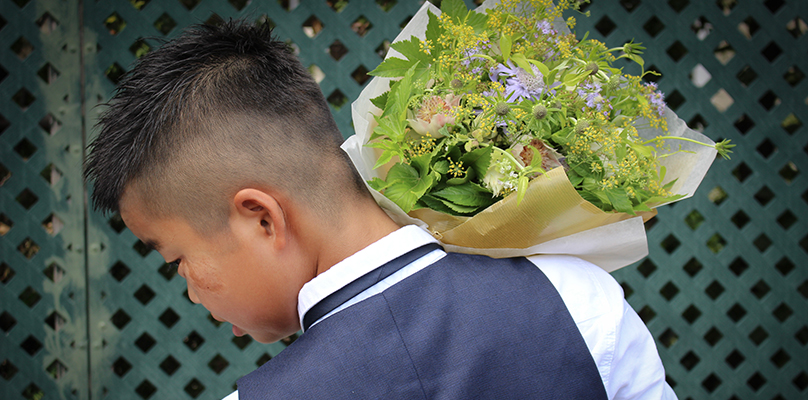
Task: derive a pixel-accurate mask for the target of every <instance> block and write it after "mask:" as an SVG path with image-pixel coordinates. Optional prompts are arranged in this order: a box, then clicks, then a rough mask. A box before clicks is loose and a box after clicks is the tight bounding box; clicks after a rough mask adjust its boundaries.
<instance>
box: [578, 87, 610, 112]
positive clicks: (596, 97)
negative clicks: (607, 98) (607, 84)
mask: <svg viewBox="0 0 808 400" xmlns="http://www.w3.org/2000/svg"><path fill="white" fill-rule="evenodd" d="M601 89H602V87H601V85H600V83H598V82H588V83H585V84H583V85H582V86H581V87H580V88H579V89H578V91H577V92H578V96H579V97H580V98H582V99H583V100H584V101H585V102H586V106H587V107H589V108H595V109H597V110H598V111H601V110H602V109H603V100H604V99H603V96H601V94H600V91H601ZM582 110H583V111H586V110H584V109H582Z"/></svg>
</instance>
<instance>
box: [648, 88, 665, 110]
mask: <svg viewBox="0 0 808 400" xmlns="http://www.w3.org/2000/svg"><path fill="white" fill-rule="evenodd" d="M648 100H649V101H650V102H651V106H653V107H654V108H656V112H657V114H659V115H660V116H663V115H665V97H664V95H663V94H662V92H660V91H656V92H654V93H651V94H649V95H648Z"/></svg>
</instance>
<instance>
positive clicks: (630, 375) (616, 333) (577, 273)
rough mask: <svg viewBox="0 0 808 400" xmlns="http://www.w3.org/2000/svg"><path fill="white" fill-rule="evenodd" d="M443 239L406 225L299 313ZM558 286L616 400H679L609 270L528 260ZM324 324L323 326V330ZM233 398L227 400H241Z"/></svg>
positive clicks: (334, 274) (414, 267) (314, 286)
mask: <svg viewBox="0 0 808 400" xmlns="http://www.w3.org/2000/svg"><path fill="white" fill-rule="evenodd" d="M427 243H437V241H436V240H435V239H434V238H433V237H432V235H430V234H429V233H428V232H426V231H425V230H423V229H421V228H419V227H417V226H415V225H408V226H405V227H403V228H401V229H399V230H397V231H395V232H393V233H391V234H389V235H387V236H385V237H384V238H382V239H380V240H379V241H377V242H375V243H373V244H371V245H370V246H368V247H366V248H364V249H362V250H360V251H359V252H357V253H356V254H354V255H352V256H350V257H348V258H346V259H344V260H342V261H341V262H339V263H337V264H335V265H334V266H332V267H331V268H329V269H328V270H326V271H325V272H323V273H322V274H320V275H318V276H317V277H315V278H314V279H312V280H311V281H309V282H308V283H306V284H305V285H303V288H302V289H301V290H300V293H299V294H298V303H297V311H298V315H299V318H300V321H301V326H302V325H303V323H302V321H303V316H304V315H305V314H306V312H307V311H308V310H309V309H310V308H311V307H313V306H314V305H315V304H317V303H318V302H319V301H320V300H322V299H324V298H325V297H326V296H328V295H330V294H331V293H334V292H335V291H337V290H339V289H340V288H342V287H343V286H345V285H347V284H348V283H350V282H352V281H354V280H356V279H358V278H359V277H361V276H362V275H364V274H365V273H367V272H370V271H372V270H374V269H376V268H378V267H380V266H381V265H383V264H385V263H387V262H388V261H390V260H393V259H395V258H397V257H399V256H401V255H403V254H405V253H407V252H409V251H410V250H412V249H415V248H417V247H420V246H422V245H424V244H427ZM445 255H446V253H445V252H443V251H442V250H435V251H432V252H430V253H428V254H426V255H425V256H423V257H421V258H419V259H418V260H416V261H414V262H412V263H411V264H409V265H407V266H405V267H404V268H402V269H400V270H398V271H397V272H395V273H393V274H392V275H390V276H389V277H387V278H386V279H384V280H382V281H381V282H379V283H377V284H376V285H374V286H372V287H370V288H368V289H367V290H365V291H364V292H362V293H360V294H358V295H357V296H356V297H354V298H352V299H351V300H349V301H348V302H346V303H345V304H343V305H342V306H340V307H338V308H337V309H335V310H334V311H332V312H331V313H329V314H327V315H325V316H324V317H323V318H321V319H320V320H322V319H325V318H328V317H329V316H330V315H332V314H334V313H336V312H339V311H340V310H342V309H344V308H346V307H350V306H351V305H353V304H356V303H358V302H360V301H362V300H365V299H367V298H368V297H370V296H373V295H375V294H378V293H381V292H382V291H384V290H385V289H387V288H389V287H391V286H393V285H395V284H396V283H398V282H400V281H401V280H403V279H405V278H407V277H409V276H410V275H413V274H415V273H416V272H418V271H420V270H422V269H424V268H426V267H428V266H429V265H431V264H433V263H434V262H436V261H438V260H440V259H441V258H443V257H444V256H445ZM528 260H530V261H531V262H532V263H533V264H535V265H536V266H537V267H539V269H541V270H542V272H544V274H545V275H546V276H547V278H548V279H549V280H550V282H551V283H552V284H553V286H555V288H556V290H557V291H558V293H559V294H560V295H561V299H562V300H563V301H564V304H565V305H566V306H567V309H568V310H569V312H570V314H571V315H572V318H573V320H574V321H575V324H576V325H577V326H578V330H579V331H580V332H581V335H582V336H583V338H584V342H586V346H587V348H588V349H589V352H590V353H591V354H592V358H593V359H594V360H595V364H596V366H597V368H598V372H599V373H600V377H601V379H602V380H603V386H604V387H605V388H606V393H607V395H608V398H609V399H666V400H668V399H676V395H675V394H674V393H673V390H672V389H671V388H670V386H668V384H667V383H666V382H665V371H664V369H663V367H662V361H661V360H660V359H659V355H658V353H657V349H656V345H655V344H654V339H653V337H652V336H651V334H650V333H649V332H648V328H646V326H645V324H644V323H643V322H642V320H640V318H639V316H637V313H636V312H634V310H633V309H632V308H631V306H629V304H628V303H627V302H626V301H625V300H624V299H623V290H622V288H621V287H620V285H619V284H617V282H616V281H615V280H614V278H612V276H611V275H609V274H608V273H607V272H605V271H604V270H602V269H601V268H599V267H597V266H595V265H593V264H591V263H589V262H586V261H584V260H581V259H579V258H575V257H571V256H561V255H536V256H531V257H528ZM316 323H317V322H315V324H316ZM237 397H238V392H237V391H236V392H233V393H231V394H230V395H229V396H227V397H225V399H224V400H236V399H237Z"/></svg>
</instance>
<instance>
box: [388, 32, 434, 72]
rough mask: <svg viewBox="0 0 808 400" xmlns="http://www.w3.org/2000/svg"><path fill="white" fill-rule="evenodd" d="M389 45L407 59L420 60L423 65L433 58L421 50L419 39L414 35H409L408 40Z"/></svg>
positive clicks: (425, 65) (426, 64)
mask: <svg viewBox="0 0 808 400" xmlns="http://www.w3.org/2000/svg"><path fill="white" fill-rule="evenodd" d="M390 47H392V48H393V49H395V50H396V51H398V52H399V53H401V54H402V55H404V57H407V60H409V61H420V62H421V65H422V66H423V67H427V66H428V65H429V63H430V62H431V61H432V59H433V58H432V57H431V56H430V55H429V54H426V53H424V52H423V51H422V50H421V40H420V39H418V38H417V37H415V36H412V37H410V39H409V40H402V41H398V42H395V43H393V44H391V45H390Z"/></svg>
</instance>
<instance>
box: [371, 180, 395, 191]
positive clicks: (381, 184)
mask: <svg viewBox="0 0 808 400" xmlns="http://www.w3.org/2000/svg"><path fill="white" fill-rule="evenodd" d="M368 185H370V187H372V188H373V189H374V190H376V191H378V192H381V191H383V190H384V189H385V188H387V187H388V186H390V184H388V183H387V182H385V181H383V180H381V179H379V178H373V179H371V180H369V181H368Z"/></svg>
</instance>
